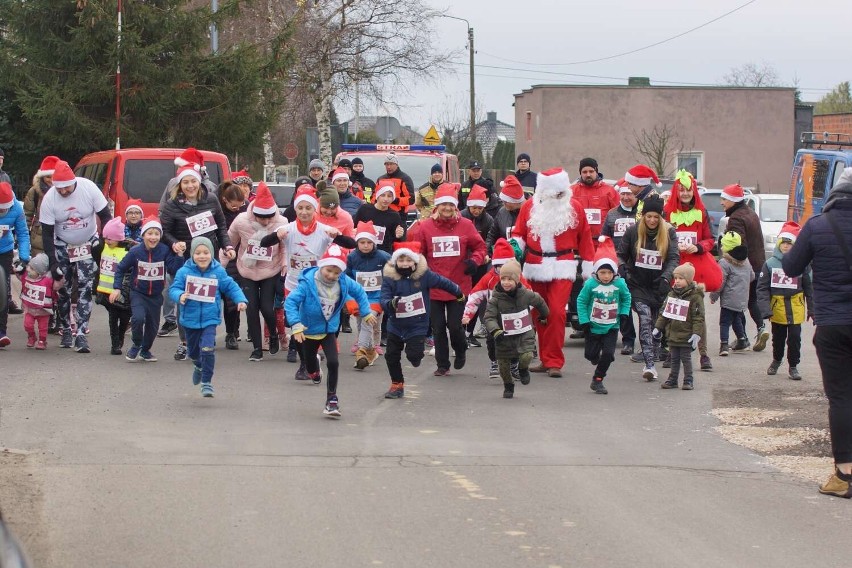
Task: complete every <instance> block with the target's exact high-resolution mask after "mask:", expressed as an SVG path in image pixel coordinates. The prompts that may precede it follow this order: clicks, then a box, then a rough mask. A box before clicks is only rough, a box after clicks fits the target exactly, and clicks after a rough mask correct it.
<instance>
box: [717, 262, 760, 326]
mask: <svg viewBox="0 0 852 568" xmlns="http://www.w3.org/2000/svg"><path fill="white" fill-rule="evenodd" d="M719 268H721V269H722V285H721V286H720V287H719V289H718V290H716V291H715V292H711V293H710V300H711V301H713V302H716V301H718V300H720V299H721V303H720V304H719V305H720V306H722V307H723V308H725V309H726V310H731V311H734V312H744V311H745V310H746V308H748V295H749V289H750V288H751V283H752V281H753V280H754V270H752V269H751V264H749V262H748V260H737V259H735V258H733V257H732V256H731V255H729V254H727V253H725V254H724V255H723V256H722V260H720V261H719Z"/></svg>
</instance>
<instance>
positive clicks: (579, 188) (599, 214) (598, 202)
mask: <svg viewBox="0 0 852 568" xmlns="http://www.w3.org/2000/svg"><path fill="white" fill-rule="evenodd" d="M571 191H572V192H574V199H576V200H577V201H579V202H580V204H581V205H582V206H583V210H584V211H585V212H586V222H588V223H589V228H590V229H591V230H592V239H594V240H595V247H597V246H598V242H597V238H598V237H599V236H600V234H601V229H603V225H604V220H606V214H607V213H609V210H610V209H612V208H613V207H617V206H618V203H619V201H620V200H619V198H618V193H617V192H616V191H615V188H613V187H612V186H611V185H609V184H608V183H604V182H602V181H601V180H598V181H596V182H595V183H594V185H592V186H588V185H586V184H584V183H583V182H581V181H578V182H577V183H575V184H574V185H572V186H571Z"/></svg>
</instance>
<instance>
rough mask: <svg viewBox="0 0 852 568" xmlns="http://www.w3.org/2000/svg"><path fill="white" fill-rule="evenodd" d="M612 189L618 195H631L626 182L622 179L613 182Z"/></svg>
mask: <svg viewBox="0 0 852 568" xmlns="http://www.w3.org/2000/svg"><path fill="white" fill-rule="evenodd" d="M613 187H614V188H615V191H617V192H618V193H633V192H632V191H630V186H629V185H627V181H625V179H624V178H621V179H620V180H618V181H617V182H615V185H614V186H613Z"/></svg>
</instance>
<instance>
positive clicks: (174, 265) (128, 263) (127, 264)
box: [113, 243, 183, 296]
mask: <svg viewBox="0 0 852 568" xmlns="http://www.w3.org/2000/svg"><path fill="white" fill-rule="evenodd" d="M140 261H141V262H162V263H163V267H164V268H165V269H166V271H167V272H168V273H169V274H172V275H174V274H176V273H177V271H178V270H180V268H181V267H182V266H183V257H182V256H178V255H176V254H175V253H173V252H172V249H170V248H169V247H167V246H166V245H164V244H163V243H157V246H156V247H154V249H153V250H148V249H147V248H146V247H145V244H144V243H142V244H139V245H136V246H134V247H133V248H131V249H130V250H129V251H127V254H126V255H124V258H122V259H121V262H120V263H118V268H117V269H116V270H115V278H114V284H113V287H114V288H115V289H117V290H120V289H121V282H122V281H123V280H124V275H125V274H127V273H129V274H130V277H131V290H135V291H136V292H139V293H140V294H145V295H146V296H157V295H160V294H162V293H163V288H165V285H166V279H165V274H163V279H162V280H140V279H139V262H140Z"/></svg>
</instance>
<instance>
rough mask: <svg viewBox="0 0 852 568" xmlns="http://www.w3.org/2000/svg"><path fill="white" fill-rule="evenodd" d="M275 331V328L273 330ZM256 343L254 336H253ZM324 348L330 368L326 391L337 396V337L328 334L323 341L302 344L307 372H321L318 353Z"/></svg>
mask: <svg viewBox="0 0 852 568" xmlns="http://www.w3.org/2000/svg"><path fill="white" fill-rule="evenodd" d="M272 329H274V328H272ZM251 338H252V341H254V335H252V336H251ZM320 346H322V352H323V353H325V366H326V367H328V377H326V383H325V384H326V391H327V392H328V394H330V395H332V394H337V371H338V369H339V368H340V361H338V359H337V336H335V335H334V334H333V333H328V334H326V335H324V336H323V338H322V339H308V338H307V337H306V338H305V341H304V343H302V354H303V355H304V356H305V370H306V371H307V372H308V374H309V375H312V374H314V373H316V372H317V371H319V360H318V359H317V352H318V351H319V348H320Z"/></svg>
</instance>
